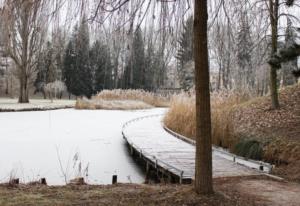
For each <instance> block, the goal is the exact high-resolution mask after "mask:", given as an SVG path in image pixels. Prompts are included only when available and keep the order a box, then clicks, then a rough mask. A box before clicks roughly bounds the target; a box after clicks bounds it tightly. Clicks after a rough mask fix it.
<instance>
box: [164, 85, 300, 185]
mask: <svg viewBox="0 0 300 206" xmlns="http://www.w3.org/2000/svg"><path fill="white" fill-rule="evenodd" d="M279 101H280V109H279V110H272V109H271V108H270V106H271V102H270V97H269V96H266V97H258V98H250V97H249V95H241V94H237V93H221V94H213V95H212V141H213V144H215V145H217V146H222V147H225V148H229V149H231V151H232V149H233V148H234V146H235V145H236V144H237V143H238V142H239V141H240V140H256V141H258V142H259V143H260V144H261V145H262V147H263V159H264V160H265V161H268V162H270V163H273V164H276V165H277V166H278V167H276V168H275V170H274V173H275V174H278V175H281V176H283V177H285V178H288V179H291V180H296V181H300V143H299V142H300V84H298V85H294V86H290V87H286V88H283V89H281V90H280V94H279ZM164 122H165V124H166V126H167V127H169V128H170V129H172V130H174V131H176V132H178V133H180V134H183V135H185V136H187V137H191V138H193V137H195V131H196V126H195V99H194V97H189V96H188V95H187V94H180V95H179V96H177V97H174V98H173V99H172V101H171V108H170V110H169V112H168V113H167V116H166V117H165V121H164ZM283 168H284V169H283Z"/></svg>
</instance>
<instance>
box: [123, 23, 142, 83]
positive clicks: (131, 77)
mask: <svg viewBox="0 0 300 206" xmlns="http://www.w3.org/2000/svg"><path fill="white" fill-rule="evenodd" d="M131 49H132V50H131V56H130V60H129V62H128V64H127V65H126V68H125V72H124V78H125V88H132V89H143V88H144V85H145V51H144V40H143V37H142V31H141V29H140V28H138V29H137V30H136V31H135V33H134V38H133V43H132V48H131Z"/></svg>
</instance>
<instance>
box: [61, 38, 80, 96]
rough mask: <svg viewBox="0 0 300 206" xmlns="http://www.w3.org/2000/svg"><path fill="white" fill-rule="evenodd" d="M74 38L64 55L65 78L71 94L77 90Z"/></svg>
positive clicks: (63, 74)
mask: <svg viewBox="0 0 300 206" xmlns="http://www.w3.org/2000/svg"><path fill="white" fill-rule="evenodd" d="M74 43H75V42H74V39H71V40H70V41H69V43H68V45H67V48H66V51H65V55H64V67H63V73H62V76H63V80H64V82H65V84H66V86H67V90H68V92H69V94H71V93H73V92H74V90H76V81H77V80H76V62H75V59H76V54H75V47H74Z"/></svg>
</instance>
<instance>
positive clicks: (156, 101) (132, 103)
mask: <svg viewBox="0 0 300 206" xmlns="http://www.w3.org/2000/svg"><path fill="white" fill-rule="evenodd" d="M168 105H169V98H168V97H163V96H160V95H157V94H154V93H152V92H146V91H144V90H121V89H116V90H103V91H102V92H100V93H99V94H97V95H95V96H93V97H92V99H91V100H88V99H78V100H77V101H76V105H75V108H76V109H121V110H135V109H149V108H152V107H167V106H168Z"/></svg>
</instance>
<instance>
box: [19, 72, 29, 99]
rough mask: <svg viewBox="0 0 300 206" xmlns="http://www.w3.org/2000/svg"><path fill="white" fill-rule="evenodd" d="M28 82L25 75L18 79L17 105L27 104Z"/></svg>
mask: <svg viewBox="0 0 300 206" xmlns="http://www.w3.org/2000/svg"><path fill="white" fill-rule="evenodd" d="M28 96H29V90H28V80H27V78H26V76H25V75H22V76H21V77H20V93H19V103H29V98H28Z"/></svg>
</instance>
